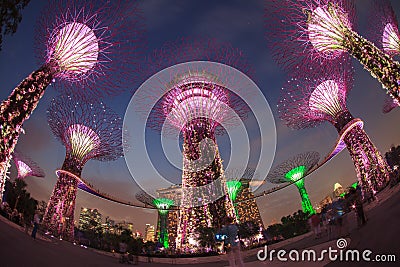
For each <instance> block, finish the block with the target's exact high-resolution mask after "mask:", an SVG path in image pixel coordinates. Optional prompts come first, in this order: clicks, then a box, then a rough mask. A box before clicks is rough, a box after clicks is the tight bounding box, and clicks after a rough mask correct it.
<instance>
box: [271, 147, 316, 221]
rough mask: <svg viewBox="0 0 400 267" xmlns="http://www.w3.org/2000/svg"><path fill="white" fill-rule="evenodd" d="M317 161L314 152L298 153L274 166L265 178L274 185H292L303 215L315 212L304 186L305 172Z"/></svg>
mask: <svg viewBox="0 0 400 267" xmlns="http://www.w3.org/2000/svg"><path fill="white" fill-rule="evenodd" d="M318 161H319V153H318V152H315V151H311V152H305V153H300V154H298V155H296V156H294V157H292V158H290V159H288V160H286V161H285V162H283V163H281V164H279V165H278V166H276V167H275V168H274V169H273V170H272V171H271V172H270V173H269V174H268V176H267V180H268V181H269V182H271V183H274V184H279V183H288V182H289V183H294V184H295V185H296V187H297V189H298V190H299V193H300V197H301V207H302V209H303V212H304V213H307V214H314V213H315V210H314V208H313V206H312V204H311V201H310V198H309V196H308V193H307V191H306V188H305V186H304V177H305V176H306V175H307V172H308V171H309V170H310V169H311V168H312V167H314V166H315V165H316V164H317V163H318Z"/></svg>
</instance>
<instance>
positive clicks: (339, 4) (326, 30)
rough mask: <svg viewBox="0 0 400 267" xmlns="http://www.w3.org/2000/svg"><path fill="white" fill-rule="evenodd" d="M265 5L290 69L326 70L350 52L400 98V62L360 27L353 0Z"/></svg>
mask: <svg viewBox="0 0 400 267" xmlns="http://www.w3.org/2000/svg"><path fill="white" fill-rule="evenodd" d="M265 10H266V15H265V17H266V27H267V38H268V40H269V41H270V44H271V49H272V51H273V54H274V57H275V59H276V61H277V62H278V64H280V65H281V66H282V67H283V68H284V69H285V70H287V71H288V72H291V73H293V72H295V73H302V72H305V71H306V72H309V69H310V67H311V68H313V69H314V70H315V69H318V70H323V69H324V68H326V67H327V66H329V65H330V64H337V62H340V58H341V57H342V56H343V54H344V53H346V52H347V53H348V54H350V55H351V56H353V57H354V58H356V59H357V60H358V61H359V62H360V63H361V64H362V65H363V66H364V68H365V69H367V70H368V71H369V72H370V73H371V75H372V76H373V77H375V78H377V79H378V80H379V82H380V83H381V84H382V86H383V88H385V89H386V92H387V93H388V94H389V95H390V96H391V97H392V98H394V99H398V100H400V85H399V84H400V63H399V62H397V61H394V60H393V59H392V58H391V57H390V56H389V55H387V54H386V53H385V52H383V51H381V50H380V49H379V48H377V47H376V46H375V45H374V44H373V43H372V42H370V41H368V40H366V39H365V38H363V37H361V36H360V35H359V34H358V33H357V32H356V31H355V27H354V18H355V12H354V5H353V1H350V0H301V1H296V0H283V1H281V0H273V1H266V8H265Z"/></svg>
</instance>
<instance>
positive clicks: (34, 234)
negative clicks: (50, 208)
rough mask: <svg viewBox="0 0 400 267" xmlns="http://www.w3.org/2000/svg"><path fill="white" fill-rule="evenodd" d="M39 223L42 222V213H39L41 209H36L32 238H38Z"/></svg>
mask: <svg viewBox="0 0 400 267" xmlns="http://www.w3.org/2000/svg"><path fill="white" fill-rule="evenodd" d="M39 224H40V215H39V211H38V210H36V211H35V215H34V216H33V230H32V234H31V236H32V238H33V239H36V232H37V230H38V228H39Z"/></svg>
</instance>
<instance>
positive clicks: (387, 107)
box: [382, 96, 400, 113]
mask: <svg viewBox="0 0 400 267" xmlns="http://www.w3.org/2000/svg"><path fill="white" fill-rule="evenodd" d="M398 106H400V102H399V101H397V99H393V98H391V97H390V96H386V97H385V99H384V101H383V106H382V112H383V113H389V112H390V111H392V110H393V109H394V108H396V107H398Z"/></svg>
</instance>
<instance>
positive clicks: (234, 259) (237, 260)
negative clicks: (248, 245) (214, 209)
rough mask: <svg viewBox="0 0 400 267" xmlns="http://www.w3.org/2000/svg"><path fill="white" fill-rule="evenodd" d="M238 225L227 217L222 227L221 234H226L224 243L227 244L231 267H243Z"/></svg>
mask: <svg viewBox="0 0 400 267" xmlns="http://www.w3.org/2000/svg"><path fill="white" fill-rule="evenodd" d="M238 231H239V229H238V227H237V226H236V224H234V219H233V218H230V217H228V218H227V220H226V226H225V227H223V228H222V231H221V232H222V234H224V235H226V236H227V237H226V239H225V244H226V245H227V255H228V261H229V265H230V266H231V267H236V266H238V267H243V266H244V263H243V259H242V252H241V251H240V242H239V240H238Z"/></svg>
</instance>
